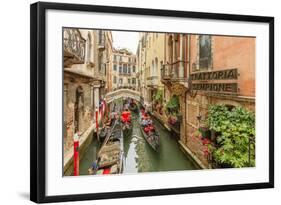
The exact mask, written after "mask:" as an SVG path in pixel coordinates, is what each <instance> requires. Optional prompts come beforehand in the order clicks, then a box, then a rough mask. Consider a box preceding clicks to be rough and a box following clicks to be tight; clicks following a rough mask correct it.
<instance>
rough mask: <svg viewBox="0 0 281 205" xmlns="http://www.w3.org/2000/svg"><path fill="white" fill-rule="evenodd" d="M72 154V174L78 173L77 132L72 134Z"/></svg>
mask: <svg viewBox="0 0 281 205" xmlns="http://www.w3.org/2000/svg"><path fill="white" fill-rule="evenodd" d="M73 141H74V146H73V147H74V156H73V168H74V176H78V175H79V135H78V134H77V133H75V134H74V139H73Z"/></svg>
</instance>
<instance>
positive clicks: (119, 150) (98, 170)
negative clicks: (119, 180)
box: [88, 121, 124, 175]
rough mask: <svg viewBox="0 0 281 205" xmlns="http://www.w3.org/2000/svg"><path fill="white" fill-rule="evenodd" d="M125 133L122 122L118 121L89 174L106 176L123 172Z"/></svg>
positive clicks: (108, 135)
mask: <svg viewBox="0 0 281 205" xmlns="http://www.w3.org/2000/svg"><path fill="white" fill-rule="evenodd" d="M123 152H124V151H123V132H122V126H121V124H120V122H118V121H116V122H115V124H114V126H113V128H112V129H111V131H110V133H108V134H107V136H106V138H105V140H104V142H103V145H102V146H101V148H100V150H99V152H98V154H97V160H95V162H94V163H93V164H95V166H92V167H90V168H89V170H88V171H89V174H92V175H105V174H120V173H122V172H123V160H124V156H123V154H124V153H123Z"/></svg>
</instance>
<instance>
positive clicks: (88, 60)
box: [86, 33, 92, 63]
mask: <svg viewBox="0 0 281 205" xmlns="http://www.w3.org/2000/svg"><path fill="white" fill-rule="evenodd" d="M91 47H92V44H91V35H90V33H88V37H87V50H86V52H87V56H86V63H90V61H91Z"/></svg>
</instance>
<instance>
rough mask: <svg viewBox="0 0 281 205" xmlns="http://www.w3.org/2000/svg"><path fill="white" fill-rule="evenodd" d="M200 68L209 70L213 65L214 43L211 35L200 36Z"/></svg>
mask: <svg viewBox="0 0 281 205" xmlns="http://www.w3.org/2000/svg"><path fill="white" fill-rule="evenodd" d="M198 40H199V70H208V69H209V68H210V67H211V65H212V44H211V36H210V35H200V36H199V39H198Z"/></svg>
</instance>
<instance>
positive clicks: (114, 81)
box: [113, 76, 117, 84]
mask: <svg viewBox="0 0 281 205" xmlns="http://www.w3.org/2000/svg"><path fill="white" fill-rule="evenodd" d="M116 82H117V77H116V76H114V77H113V83H114V84H116Z"/></svg>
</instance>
